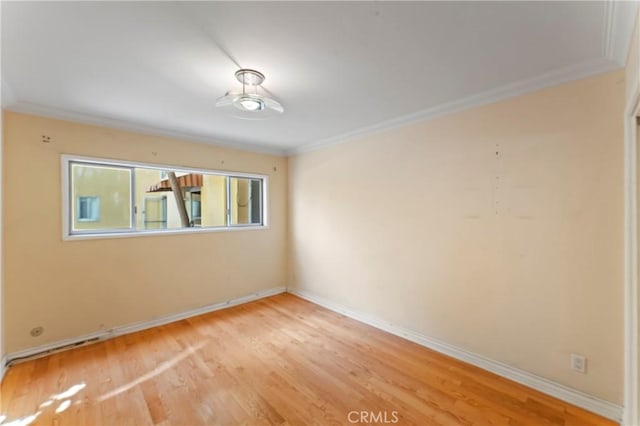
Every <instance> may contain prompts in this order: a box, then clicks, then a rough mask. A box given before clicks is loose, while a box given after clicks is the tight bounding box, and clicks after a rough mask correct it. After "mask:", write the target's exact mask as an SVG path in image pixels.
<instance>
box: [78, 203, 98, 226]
mask: <svg viewBox="0 0 640 426" xmlns="http://www.w3.org/2000/svg"><path fill="white" fill-rule="evenodd" d="M77 206H78V207H77V212H78V218H77V219H78V222H97V221H99V220H100V198H98V197H78V204H77Z"/></svg>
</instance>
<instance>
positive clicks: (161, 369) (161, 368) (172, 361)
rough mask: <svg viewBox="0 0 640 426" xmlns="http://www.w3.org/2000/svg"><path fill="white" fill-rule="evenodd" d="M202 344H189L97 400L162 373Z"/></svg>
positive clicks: (111, 396)
mask: <svg viewBox="0 0 640 426" xmlns="http://www.w3.org/2000/svg"><path fill="white" fill-rule="evenodd" d="M204 345H205V342H200V343H199V344H198V345H196V346H195V347H193V346H189V347H188V348H187V349H185V350H184V351H182V352H181V353H179V354H178V355H176V356H175V357H173V358H171V359H170V360H168V361H165V362H163V363H161V364H160V365H158V366H157V367H156V368H154V369H153V370H151V371H149V372H148V373H145V374H143V375H142V376H140V377H138V378H137V379H135V380H132V381H131V382H129V383H127V384H126V385H122V386H120V387H117V388H115V389H114V390H112V391H111V392H107V393H105V394H103V395H101V396H99V397H98V399H97V401H98V402H103V401H105V400H107V399H109V398H113V397H114V396H116V395H118V394H121V393H122V392H126V391H128V390H129V389H131V388H133V387H135V386H137V385H139V384H140V383H143V382H146V381H147V380H149V379H152V378H154V377H155V376H157V375H159V374H162V373H164V372H165V371H167V370H168V369H170V368H171V367H173V366H174V365H176V364H177V363H179V362H180V361H182V360H183V359H185V358H188V357H189V356H191V355H192V354H193V353H195V352H196V351H199V350H200V349H202V347H203V346H204Z"/></svg>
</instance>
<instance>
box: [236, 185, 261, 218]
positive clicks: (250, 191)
mask: <svg viewBox="0 0 640 426" xmlns="http://www.w3.org/2000/svg"><path fill="white" fill-rule="evenodd" d="M229 186H230V194H231V197H230V200H229V203H230V216H231V224H232V225H260V224H262V179H250V178H237V177H231V178H229Z"/></svg>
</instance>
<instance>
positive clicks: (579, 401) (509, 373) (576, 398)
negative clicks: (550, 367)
mask: <svg viewBox="0 0 640 426" xmlns="http://www.w3.org/2000/svg"><path fill="white" fill-rule="evenodd" d="M287 291H288V292H289V293H291V294H294V295H296V296H298V297H301V298H302V299H305V300H308V301H310V302H312V303H315V304H317V305H320V306H322V307H324V308H327V309H329V310H331V311H334V312H338V313H340V314H342V315H345V316H347V317H349V318H353V319H355V320H357V321H360V322H363V323H365V324H368V325H370V326H373V327H375V328H378V329H380V330H384V331H386V332H388V333H391V334H395V335H396V336H400V337H402V338H404V339H407V340H410V341H412V342H415V343H417V344H419V345H422V346H425V347H427V348H429V349H433V350H435V351H437V352H440V353H443V354H445V355H449V356H450V357H452V358H456V359H459V360H461V361H464V362H466V363H469V364H471V365H475V366H476V367H480V368H482V369H484V370H487V371H490V372H492V373H495V374H497V375H499V376H502V377H505V378H507V379H509V380H513V381H514V382H517V383H520V384H523V385H525V386H528V387H530V388H532V389H535V390H537V391H540V392H543V393H545V394H547V395H551V396H553V397H555V398H558V399H561V400H563V401H566V402H568V403H570V404H573V405H576V406H578V407H581V408H584V409H585V410H589V411H591V412H593V413H596V414H599V415H601V416H603V417H606V418H608V419H611V420H614V421H616V422H621V421H622V414H623V407H621V406H619V405H616V404H613V403H611V402H609V401H605V400H603V399H600V398H597V397H594V396H591V395H588V394H586V393H584V392H581V391H579V390H576V389H573V388H570V387H568V386H564V385H561V384H559V383H556V382H554V381H551V380H548V379H545V378H543V377H540V376H536V375H535V374H532V373H529V372H527V371H524V370H520V369H518V368H515V367H511V366H509V365H507V364H504V363H501V362H498V361H494V360H492V359H489V358H486V357H483V356H482V355H478V354H475V353H473V352H469V351H467V350H465V349H461V348H458V347H456V346H453V345H450V344H448V343H446V342H443V341H441V340H438V339H434V338H432V337H429V336H425V335H423V334H420V333H417V332H415V331H413V330H409V329H406V328H404V327H399V326H397V325H394V324H391V323H388V322H385V321H381V320H379V319H376V318H373V317H371V316H369V315H366V314H363V313H359V312H355V311H353V310H351V309H348V308H345V307H344V306H341V305H339V304H337V303H334V302H333V301H330V300H327V299H325V298H322V297H319V296H316V295H314V294H312V293H310V292H307V291H304V290H296V289H287Z"/></svg>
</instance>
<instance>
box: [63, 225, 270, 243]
mask: <svg viewBox="0 0 640 426" xmlns="http://www.w3.org/2000/svg"><path fill="white" fill-rule="evenodd" d="M267 229H269V226H268V225H238V226H225V227H219V228H214V227H211V228H183V229H164V230H162V231H155V230H150V231H124V232H95V233H80V234H71V235H63V236H62V240H63V241H80V240H101V239H105V238H135V237H157V236H163V235H184V234H203V233H211V232H235V231H258V230H267Z"/></svg>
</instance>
